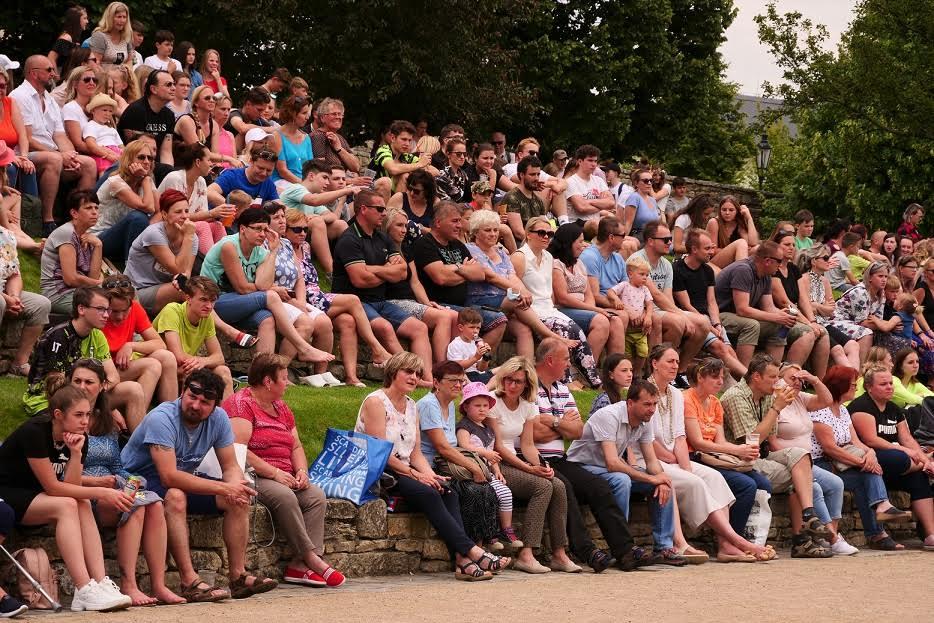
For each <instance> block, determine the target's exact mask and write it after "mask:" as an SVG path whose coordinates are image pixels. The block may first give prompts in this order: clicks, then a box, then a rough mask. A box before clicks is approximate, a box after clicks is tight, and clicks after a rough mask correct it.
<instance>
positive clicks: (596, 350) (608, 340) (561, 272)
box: [548, 223, 629, 361]
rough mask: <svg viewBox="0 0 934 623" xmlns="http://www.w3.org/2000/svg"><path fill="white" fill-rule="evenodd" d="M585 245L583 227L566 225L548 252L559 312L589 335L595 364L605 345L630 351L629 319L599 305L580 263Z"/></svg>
mask: <svg viewBox="0 0 934 623" xmlns="http://www.w3.org/2000/svg"><path fill="white" fill-rule="evenodd" d="M585 244H586V243H585V242H584V230H583V228H581V226H580V225H578V224H576V223H565V224H564V225H561V226H560V227H558V230H557V231H556V232H555V237H554V239H553V240H552V241H551V244H549V245H548V252H549V253H551V255H552V257H554V266H553V267H552V285H553V287H554V299H555V305H557V306H558V311H559V312H561V313H562V314H564V315H565V316H567V317H568V318H570V319H571V320H573V321H574V322H575V323H577V326H579V327H580V328H581V329H583V330H584V331H585V332H586V333H587V342H588V343H589V344H590V349H591V350H592V351H593V358H594V361H600V355H602V354H603V348H604V346H608V348H609V352H611V353H618V352H624V351H625V350H626V339H625V336H626V325H627V324H628V322H629V317H628V316H625V315H619V314H617V313H616V312H615V311H612V310H608V309H603V308H602V307H598V306H597V304H596V302H595V300H594V292H593V290H592V289H591V287H590V280H589V279H588V278H587V269H586V268H585V267H584V263H583V262H581V261H580V260H579V258H580V254H581V253H582V252H583V251H584V246H585Z"/></svg>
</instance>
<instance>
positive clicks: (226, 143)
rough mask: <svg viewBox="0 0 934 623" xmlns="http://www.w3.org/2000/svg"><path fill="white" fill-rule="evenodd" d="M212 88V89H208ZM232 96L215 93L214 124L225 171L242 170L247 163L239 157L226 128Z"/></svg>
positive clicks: (229, 132) (231, 134)
mask: <svg viewBox="0 0 934 623" xmlns="http://www.w3.org/2000/svg"><path fill="white" fill-rule="evenodd" d="M207 88H209V89H210V88H211V87H207ZM230 107H231V103H230V96H229V95H227V94H226V93H218V92H216V91H215V92H214V123H215V124H216V127H217V153H218V154H220V155H221V157H222V158H223V162H221V166H222V167H224V168H225V169H229V168H230V167H234V168H237V169H239V168H242V167H244V166H246V165H245V163H244V162H243V161H242V160H240V158H238V157H237V145H236V141H235V140H234V135H233V133H232V132H231V131H230V130H225V129H224V126H225V125H226V124H227V120H228V119H229V118H230Z"/></svg>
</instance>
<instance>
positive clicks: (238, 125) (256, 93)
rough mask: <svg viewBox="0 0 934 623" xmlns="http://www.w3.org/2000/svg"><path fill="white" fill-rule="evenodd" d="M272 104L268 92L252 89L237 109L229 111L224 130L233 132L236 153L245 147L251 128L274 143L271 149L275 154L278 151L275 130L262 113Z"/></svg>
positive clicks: (259, 88) (258, 88)
mask: <svg viewBox="0 0 934 623" xmlns="http://www.w3.org/2000/svg"><path fill="white" fill-rule="evenodd" d="M271 102H272V98H271V97H270V96H269V92H268V91H266V89H263V88H261V87H253V88H252V89H250V90H249V91H247V92H246V96H245V97H244V98H243V105H242V106H240V108H239V109H234V110H232V111H230V118H229V119H228V120H227V124H226V125H225V126H224V129H225V130H227V131H228V132H233V134H234V136H235V137H236V148H237V153H240V152H241V151H243V148H244V146H245V145H246V133H247V132H249V131H250V130H252V129H253V128H259V129H261V130H262V131H263V132H266V134H269V135H270V138H271V139H272V140H273V143H275V144H274V145H273V146H272V147H274V148H275V150H276V152H277V153H278V151H279V146H278V141H277V140H276V128H275V127H273V125H272V124H271V123H269V121H267V120H266V119H264V118H263V113H264V112H266V108H267V107H268V106H269V104H270V103H271Z"/></svg>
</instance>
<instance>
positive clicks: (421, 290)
mask: <svg viewBox="0 0 934 623" xmlns="http://www.w3.org/2000/svg"><path fill="white" fill-rule="evenodd" d="M407 225H408V217H407V216H406V215H405V213H404V212H403V211H402V210H400V209H399V208H390V209H389V210H387V211H386V217H385V219H383V231H384V232H385V233H386V235H387V236H388V237H389V239H390V240H391V241H393V242H394V243H396V244H397V245H400V244H401V243H402V240H403V239H404V238H405V234H406V230H407ZM403 257H404V258H405V261H406V264H408V278H407V279H403V280H402V281H397V282H396V283H387V284H386V300H387V301H390V302H392V303H393V304H395V305H398V306H400V307H402V308H403V309H405V310H406V311H408V312H409V313H410V314H411V315H412V316H413V317H414V318H417V319H418V320H421V321H422V322H423V323H425V325H426V326H427V327H428V330H430V332H431V342H430V344H422V340H421V338H419V339H413V340H412V341H411V349H412V351H413V352H415V353H417V354H418V355H420V356H425V357H426V358H425V361H426V362H428V361H441V360H442V359H445V358H446V355H447V350H448V344H450V342H451V335H452V334H453V333H454V332H456V330H457V312H456V311H454V310H453V309H448V308H447V307H444V306H442V305H439V304H438V303H435V302H433V301H430V300H429V299H428V294H427V293H426V292H425V287H424V286H423V285H422V283H421V281H419V279H418V271H417V270H415V262H414V260H413V259H412V257H411V256H406V255H405V254H404V253H403ZM432 353H433V355H434V357H433V358H431V357H428V355H430V354H432ZM430 379H431V377H430V376H427V375H426V378H425V379H424V380H425V381H428V380H430Z"/></svg>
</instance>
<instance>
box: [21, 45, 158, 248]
mask: <svg viewBox="0 0 934 623" xmlns="http://www.w3.org/2000/svg"><path fill="white" fill-rule="evenodd" d="M55 77H56V74H55V63H53V62H52V61H50V60H49V59H48V57H46V56H41V55H34V56H30V57H29V58H27V59H26V63H25V66H24V67H23V78H24V79H23V83H22V84H21V85H19V86H18V87H16V88H15V89H13V92H12V93H10V97H12V98H13V100H14V101H15V102H16V105H17V107H18V108H19V111H20V114H22V116H23V124H24V125H25V126H26V136H27V138H28V141H29V153H28V154H20V155H21V156H27V155H28V156H29V160H31V161H32V162H33V164H35V165H36V177H37V179H38V181H39V199H40V200H41V201H42V233H43V235H45V236H48V235H49V234H51V233H52V231H53V230H54V229H55V228H56V226H57V225H56V224H55V218H54V216H53V212H54V208H55V197H56V195H57V194H58V187H59V183H60V182H61V181H62V180H65V181H75V180H77V182H78V185H77V187H78V188H79V189H81V190H86V189H91V188H94V181H95V180H96V179H97V165H96V164H95V162H94V160H93V159H92V158H90V157H89V156H82V155H79V154H78V152H77V151H75V146H74V145H72V143H71V141H70V140H68V135H67V134H65V123H64V121H63V119H62V111H61V109H59V107H58V104H56V103H55V100H54V99H52V96H51V95H50V94H49V90H51V88H52V86H53V85H54V84H55ZM6 114H7V115H8V116H9V114H10V113H9V112H8V113H6ZM173 120H174V116H173Z"/></svg>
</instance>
